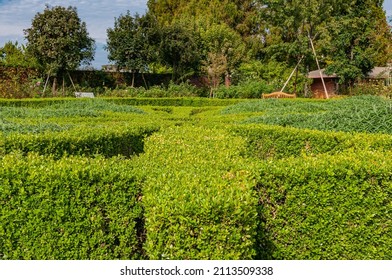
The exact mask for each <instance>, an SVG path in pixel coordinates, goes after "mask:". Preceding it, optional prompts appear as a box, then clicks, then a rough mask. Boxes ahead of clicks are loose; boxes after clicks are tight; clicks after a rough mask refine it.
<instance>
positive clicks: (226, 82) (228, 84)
mask: <svg viewBox="0 0 392 280" xmlns="http://www.w3.org/2000/svg"><path fill="white" fill-rule="evenodd" d="M225 86H226V88H229V87H230V86H231V80H230V75H229V73H226V74H225Z"/></svg>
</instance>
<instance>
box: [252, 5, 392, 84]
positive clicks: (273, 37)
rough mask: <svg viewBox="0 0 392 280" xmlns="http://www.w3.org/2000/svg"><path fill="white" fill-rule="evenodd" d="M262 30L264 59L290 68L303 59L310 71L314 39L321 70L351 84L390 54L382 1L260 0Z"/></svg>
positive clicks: (389, 41)
mask: <svg viewBox="0 0 392 280" xmlns="http://www.w3.org/2000/svg"><path fill="white" fill-rule="evenodd" d="M260 2H262V3H263V4H264V5H265V6H264V7H265V8H264V9H262V11H261V18H262V19H263V20H264V21H265V25H266V27H267V32H266V34H267V36H266V39H265V41H266V46H267V47H266V49H265V53H266V56H267V57H273V58H275V59H277V60H278V61H285V62H288V63H289V65H294V64H295V63H296V62H297V61H298V59H299V57H302V56H303V55H304V56H305V59H304V61H305V64H306V65H307V68H314V67H315V64H314V55H313V53H312V52H311V48H310V46H309V36H310V37H311V38H313V39H314V44H315V47H316V49H317V54H318V55H319V58H321V64H322V66H328V67H327V71H328V72H335V73H336V74H339V76H341V78H342V79H341V82H346V81H347V82H349V83H352V82H353V81H354V80H355V79H357V78H360V77H363V76H364V75H366V74H367V73H368V72H369V70H370V69H372V67H374V66H375V65H380V66H381V65H382V64H385V63H386V61H387V60H389V59H388V56H389V54H390V53H391V48H390V46H391V37H390V29H389V28H388V26H387V22H386V18H385V13H384V12H383V10H382V4H383V0H350V1H346V0H305V1H304V0H291V1H286V0H260Z"/></svg>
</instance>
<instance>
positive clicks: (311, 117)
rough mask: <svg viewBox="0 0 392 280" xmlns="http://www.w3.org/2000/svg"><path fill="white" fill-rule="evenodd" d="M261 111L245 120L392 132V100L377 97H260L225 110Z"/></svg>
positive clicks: (368, 131)
mask: <svg viewBox="0 0 392 280" xmlns="http://www.w3.org/2000/svg"><path fill="white" fill-rule="evenodd" d="M244 112H259V114H257V115H256V116H252V117H250V118H249V119H248V120H246V121H244V123H263V124H268V125H279V126H284V127H296V128H301V129H302V128H308V129H317V130H324V131H346V132H366V133H388V134H391V133H392V102H391V100H389V99H385V98H382V97H376V96H359V97H352V98H344V99H334V100H329V101H311V100H298V101H295V100H271V99H269V100H261V101H257V102H248V103H240V104H238V105H233V106H232V107H228V108H227V109H225V110H224V111H223V112H222V113H224V114H232V113H244Z"/></svg>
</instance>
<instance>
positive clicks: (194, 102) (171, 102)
mask: <svg viewBox="0 0 392 280" xmlns="http://www.w3.org/2000/svg"><path fill="white" fill-rule="evenodd" d="M99 100H105V101H107V102H110V103H115V104H119V105H132V106H193V107H203V106H228V105H232V104H237V103H240V102H241V101H242V100H240V99H236V100H230V99H227V100H224V99H213V98H99ZM62 102H63V103H64V102H75V103H77V102H80V99H79V98H36V99H0V107H1V106H15V107H30V108H40V107H45V106H48V105H53V104H60V103H62Z"/></svg>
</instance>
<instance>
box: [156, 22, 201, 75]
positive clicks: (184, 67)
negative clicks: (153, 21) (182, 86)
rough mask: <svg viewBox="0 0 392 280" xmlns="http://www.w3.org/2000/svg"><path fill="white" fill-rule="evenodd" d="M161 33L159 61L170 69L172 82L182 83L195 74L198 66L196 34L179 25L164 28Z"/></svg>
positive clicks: (187, 27)
mask: <svg viewBox="0 0 392 280" xmlns="http://www.w3.org/2000/svg"><path fill="white" fill-rule="evenodd" d="M161 32H162V33H161V34H162V35H161V36H162V37H161V42H160V46H159V53H160V54H159V56H160V58H161V61H162V63H164V64H165V65H166V66H167V67H171V68H172V70H173V80H174V81H184V80H186V79H187V78H189V77H191V76H192V75H193V74H194V73H195V71H196V70H197V69H198V67H199V64H200V51H199V48H198V40H199V39H198V34H197V33H196V32H195V31H194V30H193V29H191V28H189V26H187V25H184V24H180V23H175V24H173V25H170V26H164V27H162V30H161Z"/></svg>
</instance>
